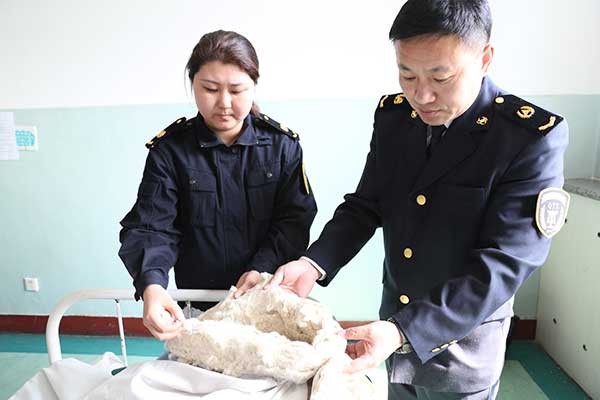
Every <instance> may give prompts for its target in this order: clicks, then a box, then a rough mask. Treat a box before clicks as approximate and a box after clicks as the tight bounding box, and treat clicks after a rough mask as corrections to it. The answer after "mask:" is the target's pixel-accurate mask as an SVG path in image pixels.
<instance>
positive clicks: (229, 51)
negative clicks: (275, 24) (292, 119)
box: [185, 30, 260, 115]
mask: <svg viewBox="0 0 600 400" xmlns="http://www.w3.org/2000/svg"><path fill="white" fill-rule="evenodd" d="M211 61H220V62H222V63H223V64H233V65H236V66H237V67H239V68H240V69H241V70H242V71H244V72H245V73H247V74H248V76H249V77H250V78H251V79H252V80H253V81H254V83H255V84H256V83H258V78H259V73H258V57H257V56H256V50H254V46H252V43H250V41H249V40H248V39H246V38H245V37H244V36H242V35H240V34H239V33H237V32H231V31H223V30H219V31H214V32H210V33H207V34H205V35H203V36H202V37H201V38H200V41H199V42H198V43H197V44H196V46H194V50H192V54H191V55H190V58H189V60H188V62H187V64H186V66H185V69H186V71H187V74H188V78H189V79H190V83H191V84H193V81H194V75H196V73H197V72H198V70H199V69H200V68H201V67H202V66H203V65H204V64H206V63H209V62H211ZM250 112H251V113H252V114H254V115H258V114H259V113H260V111H259V109H258V106H257V105H256V104H255V103H252V109H251V110H250Z"/></svg>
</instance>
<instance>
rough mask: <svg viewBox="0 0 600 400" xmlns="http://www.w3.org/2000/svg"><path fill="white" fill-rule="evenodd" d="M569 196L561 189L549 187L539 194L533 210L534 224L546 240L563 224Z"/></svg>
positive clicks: (567, 209)
mask: <svg viewBox="0 0 600 400" xmlns="http://www.w3.org/2000/svg"><path fill="white" fill-rule="evenodd" d="M570 200H571V196H570V195H569V193H567V192H565V191H564V190H563V189H561V188H554V187H549V188H546V189H544V190H542V191H541V192H540V194H539V195H538V198H537V206H536V208H535V223H536V225H537V227H538V229H539V230H540V232H541V233H542V235H544V236H546V237H547V238H548V239H550V238H551V237H553V236H554V235H556V234H557V233H558V232H559V231H560V229H561V228H562V227H563V225H564V224H565V218H567V212H568V211H569V203H570Z"/></svg>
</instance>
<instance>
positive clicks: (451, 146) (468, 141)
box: [413, 78, 498, 191]
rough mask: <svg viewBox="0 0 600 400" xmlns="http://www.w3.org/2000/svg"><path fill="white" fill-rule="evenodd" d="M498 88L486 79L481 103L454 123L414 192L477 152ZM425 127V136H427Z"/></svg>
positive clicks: (480, 95)
mask: <svg viewBox="0 0 600 400" xmlns="http://www.w3.org/2000/svg"><path fill="white" fill-rule="evenodd" d="M497 92H498V88H497V87H496V86H495V85H494V84H493V83H492V81H491V80H490V79H489V78H484V80H483V82H482V85H481V90H480V91H479V95H478V96H477V99H476V100H475V102H474V103H473V105H472V106H471V107H469V109H468V110H467V111H465V112H464V113H463V114H462V115H461V116H460V117H458V118H457V119H456V120H454V121H453V122H452V124H451V125H450V127H449V128H448V131H447V132H446V134H445V135H444V138H443V140H442V141H441V142H440V143H439V144H438V145H437V147H436V150H435V153H434V154H433V155H432V156H431V158H430V159H429V161H428V162H427V163H426V164H425V167H424V168H423V169H422V172H421V174H420V175H419V177H418V178H417V182H416V184H415V186H414V188H413V189H414V190H416V191H418V190H419V189H423V188H424V187H427V186H429V185H431V184H432V183H433V182H435V181H436V180H438V179H439V178H441V177H442V176H444V175H445V174H446V173H447V172H448V171H451V170H452V169H453V168H454V167H455V166H456V165H457V164H459V163H460V162H461V161H463V160H464V159H465V158H467V157H468V156H470V155H471V154H472V153H473V152H474V151H475V150H476V149H477V146H476V141H475V139H474V138H473V134H474V133H476V132H480V131H483V130H487V129H488V128H489V126H490V125H491V118H492V116H491V115H490V112H489V111H488V110H490V109H491V105H492V102H493V100H494V98H495V96H496V95H497ZM425 129H426V127H423V132H421V133H422V135H423V136H425V135H426V133H425Z"/></svg>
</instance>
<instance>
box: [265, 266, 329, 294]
mask: <svg viewBox="0 0 600 400" xmlns="http://www.w3.org/2000/svg"><path fill="white" fill-rule="evenodd" d="M319 275H320V274H319V271H317V270H316V269H315V267H313V266H312V265H311V264H310V263H309V262H308V261H306V260H303V259H300V260H296V261H291V262H289V263H287V264H284V265H282V266H281V267H279V268H277V271H275V274H274V275H273V277H272V278H271V280H270V281H269V282H268V283H267V284H266V285H265V289H267V290H268V289H270V288H273V287H275V286H280V287H281V288H283V289H286V290H289V291H291V292H294V293H296V294H297V295H298V296H300V297H306V296H308V294H309V293H310V291H311V290H312V288H313V286H314V285H315V282H316V281H317V279H319Z"/></svg>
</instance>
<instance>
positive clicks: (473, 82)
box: [394, 35, 494, 125]
mask: <svg viewBox="0 0 600 400" xmlns="http://www.w3.org/2000/svg"><path fill="white" fill-rule="evenodd" d="M394 47H395V49H396V60H397V62H398V68H399V71H400V86H401V87H402V90H403V91H404V95H405V96H406V99H407V100H408V102H409V103H410V105H411V106H412V107H413V108H414V109H415V110H416V111H417V113H418V114H419V116H420V117H421V119H422V120H423V121H424V122H425V123H427V124H429V125H442V124H445V123H448V122H450V121H452V120H454V119H455V118H457V117H458V116H460V115H461V114H462V113H464V112H465V111H466V110H467V109H468V108H469V107H470V106H471V104H473V102H474V101H475V99H476V98H477V95H478V94H479V89H480V88H481V80H482V79H483V76H484V75H485V74H486V72H487V69H488V67H489V64H490V62H491V61H492V57H493V53H494V51H493V48H492V47H491V46H490V45H486V46H485V47H484V48H474V47H471V46H469V45H467V44H465V43H463V42H462V41H461V40H460V39H459V38H458V37H457V36H454V35H446V36H436V35H423V36H417V37H414V38H410V39H402V40H396V41H395V42H394Z"/></svg>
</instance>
